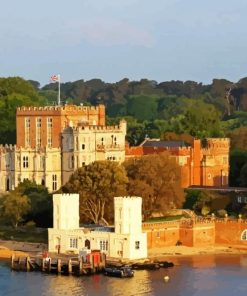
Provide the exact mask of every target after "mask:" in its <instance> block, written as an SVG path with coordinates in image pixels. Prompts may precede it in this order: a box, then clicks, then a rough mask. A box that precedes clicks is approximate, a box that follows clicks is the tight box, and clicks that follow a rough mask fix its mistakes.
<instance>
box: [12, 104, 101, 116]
mask: <svg viewBox="0 0 247 296" xmlns="http://www.w3.org/2000/svg"><path fill="white" fill-rule="evenodd" d="M99 109H105V106H104V105H102V104H100V105H98V106H77V105H63V106H43V107H35V106H21V107H18V108H17V112H18V114H21V113H22V112H23V111H98V110H99Z"/></svg>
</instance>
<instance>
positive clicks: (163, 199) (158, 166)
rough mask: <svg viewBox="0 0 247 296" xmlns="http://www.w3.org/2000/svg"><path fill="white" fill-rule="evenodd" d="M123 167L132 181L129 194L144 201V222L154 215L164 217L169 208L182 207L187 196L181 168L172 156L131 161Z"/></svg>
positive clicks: (164, 154)
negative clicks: (182, 185)
mask: <svg viewBox="0 0 247 296" xmlns="http://www.w3.org/2000/svg"><path fill="white" fill-rule="evenodd" d="M124 166H125V168H126V171H127V175H128V177H129V185H128V192H129V194H130V195H137V196H141V197H142V198H143V214H144V218H145V220H146V219H148V218H149V217H150V216H151V215H152V213H153V212H154V211H160V212H163V213H165V211H166V210H169V209H170V208H173V207H181V205H182V203H183V200H184V194H183V190H182V188H181V176H180V168H179V166H178V164H177V163H176V161H175V158H173V157H171V155H170V154H169V153H166V152H163V153H160V154H154V155H147V156H143V157H141V158H138V159H130V160H128V161H126V162H125V164H124Z"/></svg>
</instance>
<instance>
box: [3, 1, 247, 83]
mask: <svg viewBox="0 0 247 296" xmlns="http://www.w3.org/2000/svg"><path fill="white" fill-rule="evenodd" d="M1 2H2V3H1V11H0V15H1V17H0V77H9V76H21V77H23V78H25V79H32V80H36V81H39V82H40V83H41V85H44V84H47V83H49V78H50V76H51V75H53V74H60V75H61V80H62V82H68V81H75V80H79V79H84V80H90V79H93V78H100V79H102V80H103V81H105V82H116V81H119V80H121V79H123V78H125V77H127V78H129V79H130V80H140V79H142V78H147V79H151V80H156V81H157V82H161V81H168V80H183V81H185V80H194V81H197V82H203V83H211V81H212V79H213V78H225V79H229V80H231V81H234V82H237V81H238V80H239V79H240V78H242V77H246V76H247V38H246V35H247V34H246V33H247V32H246V31H247V17H246V13H247V1H246V0H234V1H232V0H71V1H68V0H53V1H50V0H49V1H48V0H42V1H33V0H22V1H18V0H8V1H3V0H2V1H1Z"/></svg>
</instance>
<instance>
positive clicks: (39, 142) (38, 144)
mask: <svg viewBox="0 0 247 296" xmlns="http://www.w3.org/2000/svg"><path fill="white" fill-rule="evenodd" d="M36 146H37V147H40V146H41V139H40V138H39V137H37V139H36Z"/></svg>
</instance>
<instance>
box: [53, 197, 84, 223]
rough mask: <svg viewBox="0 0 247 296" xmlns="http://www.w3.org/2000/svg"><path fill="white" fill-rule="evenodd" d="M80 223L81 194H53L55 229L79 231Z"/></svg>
mask: <svg viewBox="0 0 247 296" xmlns="http://www.w3.org/2000/svg"><path fill="white" fill-rule="evenodd" d="M79 221H80V217H79V194H77V193H73V194H53V229H78V228H79Z"/></svg>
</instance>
